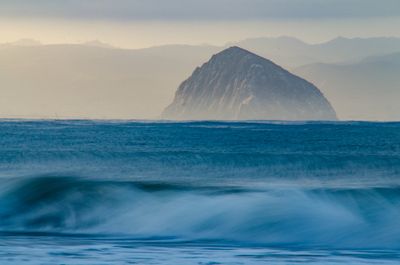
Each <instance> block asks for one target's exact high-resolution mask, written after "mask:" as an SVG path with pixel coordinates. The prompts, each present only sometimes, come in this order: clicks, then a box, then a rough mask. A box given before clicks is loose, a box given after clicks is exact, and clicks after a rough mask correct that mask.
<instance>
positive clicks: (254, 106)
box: [162, 47, 336, 120]
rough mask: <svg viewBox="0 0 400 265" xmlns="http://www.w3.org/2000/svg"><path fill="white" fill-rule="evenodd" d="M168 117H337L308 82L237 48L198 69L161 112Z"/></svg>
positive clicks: (325, 118) (294, 118) (232, 48)
mask: <svg viewBox="0 0 400 265" xmlns="http://www.w3.org/2000/svg"><path fill="white" fill-rule="evenodd" d="M162 118H163V119H171V120H336V113H335V111H334V110H333V108H332V106H331V105H330V103H329V102H328V101H327V100H326V98H325V97H324V96H323V94H322V93H321V92H320V91H319V90H318V88H317V87H315V86H314V85H313V84H311V83H309V82H307V81H306V80H304V79H302V78H300V77H298V76H295V75H293V74H291V73H289V72H288V71H286V70H285V69H283V68H282V67H280V66H278V65H276V64H274V63H273V62H271V61H269V60H267V59H265V58H262V57H260V56H258V55H256V54H253V53H251V52H249V51H247V50H244V49H241V48H239V47H231V48H228V49H226V50H224V51H222V52H220V53H218V54H216V55H214V56H213V57H212V58H211V60H210V61H209V62H207V63H205V64H204V65H203V66H202V67H200V68H197V69H196V70H195V71H194V72H193V74H192V76H191V77H189V79H187V80H186V81H184V82H183V83H182V84H181V85H180V87H179V88H178V90H177V92H176V94H175V99H174V101H173V102H172V104H171V105H169V106H168V107H167V108H166V109H165V110H164V112H163V114H162Z"/></svg>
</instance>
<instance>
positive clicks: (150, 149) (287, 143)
mask: <svg viewBox="0 0 400 265" xmlns="http://www.w3.org/2000/svg"><path fill="white" fill-rule="evenodd" d="M0 181H1V183H0V264H125V263H126V264H129V263H132V264H265V263H270V264H312V263H315V264H398V263H399V262H400V222H399V220H400V123H360V122H338V123H318V122H314V123H278V122H240V123H239V122H232V123H229V122H190V123H160V122H135V121H132V122H120V121H107V122H106V121H101V122H100V121H1V122H0Z"/></svg>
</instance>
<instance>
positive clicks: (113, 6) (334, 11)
mask: <svg viewBox="0 0 400 265" xmlns="http://www.w3.org/2000/svg"><path fill="white" fill-rule="evenodd" d="M0 16H2V17H9V18H10V17H11V18H19V17H23V18H29V17H33V18H63V19H88V20H93V19H94V20H266V19H323V18H369V17H399V16H400V1H399V0H383V1H377V0H36V1H32V0H2V1H0Z"/></svg>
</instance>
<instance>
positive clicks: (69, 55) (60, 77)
mask: <svg viewBox="0 0 400 265" xmlns="http://www.w3.org/2000/svg"><path fill="white" fill-rule="evenodd" d="M239 43H240V46H241V47H243V48H247V49H248V50H250V51H252V52H256V53H257V54H259V55H261V56H263V57H267V58H270V59H271V60H272V61H273V62H275V63H277V64H279V65H282V66H284V67H285V68H288V69H293V68H294V66H298V65H303V64H305V63H310V62H311V63H313V62H323V63H326V62H331V61H335V62H336V61H346V62H349V61H356V60H358V61H359V59H358V58H359V57H362V58H364V57H367V56H370V55H376V56H377V57H370V58H368V59H366V60H377V58H378V59H379V58H381V59H380V60H383V59H384V60H385V62H384V63H382V62H381V63H377V62H374V65H375V66H374V67H375V68H376V70H374V71H373V74H371V73H370V72H368V73H367V74H368V75H369V77H368V78H370V76H374V79H375V80H374V81H373V82H375V83H380V82H387V83H388V85H387V86H386V85H385V88H386V87H392V86H393V85H394V83H396V82H397V81H396V80H397V79H395V80H393V81H390V80H391V78H397V77H396V75H397V73H398V72H396V69H395V68H393V67H389V66H388V64H389V62H388V61H387V60H394V59H393V58H392V57H390V56H389V58H386V57H381V56H380V55H382V54H383V53H387V52H390V51H392V50H396V49H397V50H400V39H396V38H372V39H344V38H338V39H335V40H333V41H330V42H327V43H324V44H318V45H310V44H306V43H304V42H302V41H299V40H297V39H294V38H288V37H282V38H275V39H273V38H260V39H252V40H246V41H243V42H239ZM224 48H225V47H215V46H208V45H203V46H189V45H166V46H159V47H152V48H148V49H138V50H125V49H118V48H113V47H112V46H110V45H107V44H105V43H102V42H99V41H92V42H88V43H85V44H81V45H72V44H68V45H67V44H66V45H43V44H40V42H38V41H35V40H21V41H18V42H15V43H8V44H2V45H0V86H1V97H0V117H4V116H7V117H10V116H13V117H14V116H23V117H56V116H58V117H90V118H155V117H157V116H158V115H159V113H160V112H161V111H162V110H163V109H164V108H165V106H167V105H168V104H169V103H170V102H171V101H172V99H173V96H174V92H175V89H176V87H177V86H178V85H179V83H180V82H181V81H182V80H184V79H186V78H187V77H189V76H190V74H191V73H192V69H194V68H195V67H197V66H200V65H201V64H202V63H203V62H205V61H207V60H208V58H210V57H211V56H212V55H213V54H216V53H218V52H220V51H222V50H223V49H224ZM399 52H400V51H399ZM366 63H367V62H366V61H364V62H362V63H360V64H352V66H351V67H350V66H349V67H350V68H352V69H353V70H351V71H350V72H349V73H346V71H344V76H346V74H348V75H350V73H353V72H357V71H358V72H360V71H361V72H362V73H363V74H364V72H365V71H366V70H363V69H364V67H365V66H363V65H365V64H366ZM330 67H333V68H335V66H330ZM358 67H361V69H358V70H356V68H358ZM339 68H340V67H339ZM386 68H389V69H388V70H387V71H386V70H385V69H386ZM304 69H306V68H304ZM335 69H336V68H335ZM298 71H300V70H298ZM304 71H305V70H304ZM332 71H333V70H330V71H329V72H332ZM335 71H339V70H335ZM335 71H333V72H335ZM371 71H372V70H371ZM392 71H393V72H395V73H393V77H392V75H391V74H390V73H391V72H392ZM300 72H302V71H300ZM306 72H307V73H308V71H306ZM313 72H314V71H311V70H310V72H309V73H310V74H309V75H307V74H306V73H304V76H305V77H306V78H308V76H310V77H311V78H310V79H311V80H315V81H318V80H319V79H322V77H323V73H321V75H322V76H321V78H317V77H316V76H315V75H314V74H312V73H313ZM323 72H324V71H323ZM302 74H303V73H302ZM337 75H341V76H342V73H341V72H338V73H337ZM360 75H361V73H360ZM389 75H390V77H389ZM338 78H339V76H338ZM338 78H335V80H336V79H338ZM360 78H361V76H360ZM335 80H333V81H335ZM350 80H351V79H350ZM333 81H332V84H331V85H330V86H329V87H328V86H325V85H323V86H320V83H318V82H316V84H317V85H318V86H319V87H320V88H321V89H322V90H323V92H324V93H326V95H327V97H328V99H330V97H331V94H332V93H329V92H330V91H331V90H332V89H333V85H334V84H335V83H334V82H333ZM343 81H344V82H347V81H346V80H343ZM373 82H372V83H373ZM366 83H367V85H369V84H371V82H369V81H366ZM389 83H390V84H391V85H390V84H389ZM392 83H393V84H392ZM338 84H342V83H341V82H339V83H338ZM360 84H363V83H362V82H353V83H351V84H349V86H350V87H351V88H352V90H356V89H359V85H360ZM335 89H336V87H335ZM325 90H327V91H325ZM339 90H340V89H339ZM371 93H372V92H371ZM336 94H337V93H336ZM336 94H335V93H333V94H332V95H333V97H334V98H333V99H332V101H334V100H335V97H336V96H337V95H336ZM389 100H392V99H391V98H389ZM332 103H333V105H334V106H335V108H336V109H337V111H338V112H339V115H340V113H344V112H345V111H346V110H347V109H348V108H344V109H343V110H341V109H340V105H338V106H337V104H336V102H332ZM359 104H362V103H359ZM344 107H345V106H344ZM340 116H343V115H340ZM363 117H364V116H363ZM367 117H370V115H369V116H368V115H367Z"/></svg>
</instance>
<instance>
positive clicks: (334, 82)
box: [295, 53, 400, 120]
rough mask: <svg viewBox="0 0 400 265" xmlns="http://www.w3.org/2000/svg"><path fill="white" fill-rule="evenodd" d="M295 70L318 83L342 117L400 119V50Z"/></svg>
mask: <svg viewBox="0 0 400 265" xmlns="http://www.w3.org/2000/svg"><path fill="white" fill-rule="evenodd" d="M295 73H297V74H298V75H300V76H303V77H304V78H307V79H308V80H310V81H312V82H314V83H315V84H316V85H317V86H318V87H319V88H320V89H321V90H322V91H323V93H324V94H325V95H326V96H327V98H328V99H329V100H330V101H331V102H332V104H333V105H334V106H335V107H336V110H337V113H338V116H339V118H341V119H363V120H400V104H399V100H400V53H394V54H389V55H384V56H374V57H369V58H366V59H364V60H361V61H360V62H358V63H354V64H321V63H319V64H311V65H307V66H303V67H300V68H297V69H296V70H295Z"/></svg>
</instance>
